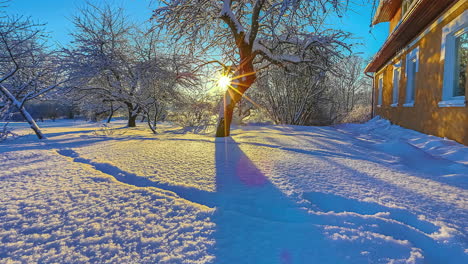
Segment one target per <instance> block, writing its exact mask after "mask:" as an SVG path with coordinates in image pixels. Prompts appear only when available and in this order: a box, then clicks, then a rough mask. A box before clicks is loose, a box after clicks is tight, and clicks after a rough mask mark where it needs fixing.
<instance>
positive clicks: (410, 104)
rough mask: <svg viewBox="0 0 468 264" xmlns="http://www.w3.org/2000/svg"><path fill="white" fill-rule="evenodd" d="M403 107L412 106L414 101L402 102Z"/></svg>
mask: <svg viewBox="0 0 468 264" xmlns="http://www.w3.org/2000/svg"><path fill="white" fill-rule="evenodd" d="M403 107H414V102H411V103H404V104H403Z"/></svg>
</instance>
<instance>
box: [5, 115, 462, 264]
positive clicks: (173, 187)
mask: <svg viewBox="0 0 468 264" xmlns="http://www.w3.org/2000/svg"><path fill="white" fill-rule="evenodd" d="M39 125H42V127H43V128H44V132H45V133H46V135H47V136H48V139H47V140H45V141H38V140H36V139H35V138H34V136H33V135H31V134H30V132H29V130H27V128H26V125H25V124H24V123H15V124H12V126H13V127H14V128H15V131H16V132H17V133H19V134H26V135H24V136H21V137H18V138H16V139H14V140H13V139H12V140H7V141H5V142H1V143H0V263H35V262H40V263H57V262H58V263H89V262H94V263H95V262H99V263H171V264H172V263H230V264H231V263H232V264H237V263H255V264H262V263H265V264H275V263H279V264H293V263H359V264H360V263H394V264H396V263H468V221H467V219H468V191H467V188H468V148H467V147H465V146H463V145H460V144H457V143H455V142H453V141H450V140H444V139H441V138H437V137H432V136H427V135H424V134H420V133H417V132H414V131H411V130H406V129H402V128H400V127H397V126H392V125H390V124H389V123H388V121H385V120H382V119H374V120H372V121H370V122H369V123H367V124H363V125H357V124H347V125H340V126H336V127H297V126H248V127H241V128H237V129H235V130H234V131H233V136H232V137H230V138H224V139H215V138H214V137H213V136H211V135H194V134H184V133H180V130H179V129H177V128H173V127H171V126H170V125H167V124H166V125H162V126H161V131H163V132H162V133H160V134H158V135H151V134H150V133H149V132H148V130H147V129H146V128H143V125H141V126H142V128H135V129H128V128H124V127H123V123H119V122H117V123H115V124H113V125H112V126H113V129H102V128H99V124H92V123H85V122H73V121H60V122H46V123H44V124H39Z"/></svg>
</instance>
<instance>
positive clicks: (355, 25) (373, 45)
mask: <svg viewBox="0 0 468 264" xmlns="http://www.w3.org/2000/svg"><path fill="white" fill-rule="evenodd" d="M90 2H92V3H94V2H96V3H97V2H101V1H99V0H90ZM108 2H110V3H112V4H115V5H117V6H120V7H123V8H124V9H125V10H126V13H127V14H128V15H129V17H130V18H132V19H134V20H135V21H136V22H140V23H143V22H145V21H146V20H148V19H149V18H150V16H151V10H152V9H151V5H150V3H151V1H150V0H110V1H108ZM355 2H356V1H355ZM84 4H85V0H12V1H11V2H10V3H9V7H7V9H6V10H7V13H9V14H15V15H24V16H29V17H31V18H32V19H33V20H34V21H37V22H40V23H46V24H47V25H46V29H47V31H48V32H50V35H51V38H52V41H53V42H56V43H60V44H62V45H66V44H68V42H69V41H70V39H71V38H70V36H69V32H71V31H72V29H73V25H72V23H71V21H70V19H71V17H72V16H73V14H74V13H75V12H76V11H77V8H79V7H82V6H84ZM152 6H153V7H154V3H153V5H152ZM371 9H372V6H371V4H370V3H369V4H367V5H365V4H362V5H354V6H352V7H351V10H349V11H348V12H347V13H346V14H345V15H344V16H343V18H341V19H339V18H333V19H332V21H330V23H332V24H333V26H334V27H336V28H341V29H342V30H345V31H348V32H351V33H352V34H353V36H354V37H353V40H351V41H352V42H358V43H362V45H358V46H356V47H355V49H354V52H359V53H361V56H363V57H364V58H365V59H368V58H370V57H372V56H373V55H374V54H375V53H376V52H377V51H378V50H379V48H380V47H381V45H382V43H383V42H384V41H385V39H386V37H387V34H388V24H387V23H384V24H379V25H377V26H376V27H374V28H373V29H372V33H369V30H370V28H369V24H370V16H371V15H370V13H371Z"/></svg>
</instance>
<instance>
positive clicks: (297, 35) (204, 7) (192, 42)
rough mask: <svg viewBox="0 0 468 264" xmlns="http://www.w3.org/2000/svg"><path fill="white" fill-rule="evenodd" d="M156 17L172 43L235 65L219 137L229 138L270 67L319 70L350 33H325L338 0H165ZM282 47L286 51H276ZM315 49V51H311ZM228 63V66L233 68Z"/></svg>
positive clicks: (338, 6) (339, 7) (338, 7)
mask: <svg viewBox="0 0 468 264" xmlns="http://www.w3.org/2000/svg"><path fill="white" fill-rule="evenodd" d="M157 2H158V3H159V7H158V8H157V9H156V10H155V11H154V15H153V19H154V21H155V22H156V23H157V26H159V27H161V29H162V30H163V31H165V32H167V33H168V34H172V36H173V39H174V40H175V41H178V42H185V44H186V45H187V46H188V47H189V48H190V49H192V50H210V49H211V50H213V49H214V50H216V49H219V50H221V51H222V53H223V55H224V58H225V59H226V60H230V61H229V63H234V64H236V65H237V66H236V67H235V68H236V70H235V73H234V77H233V80H232V83H231V84H232V87H231V88H230V89H228V90H227V91H226V94H225V99H224V101H225V103H224V104H223V105H222V107H221V109H220V112H219V119H218V128H217V132H216V136H218V137H224V136H229V134H230V125H231V121H232V115H233V111H234V107H235V105H236V104H237V102H239V101H240V100H241V98H242V96H243V94H244V93H245V91H247V90H248V89H249V88H250V87H251V86H252V84H254V83H255V80H256V79H257V71H259V70H260V69H261V68H263V67H267V66H268V65H270V64H274V65H278V66H284V65H287V64H300V63H308V64H309V65H315V66H316V67H317V68H319V69H320V67H321V65H322V63H317V62H318V61H320V60H321V59H322V58H329V57H333V56H337V55H338V52H337V49H339V48H340V47H346V45H345V44H344V43H343V39H344V38H345V37H347V34H346V33H344V32H342V31H339V30H323V29H322V27H321V26H322V25H323V18H324V16H325V14H326V13H327V12H329V10H332V11H335V12H338V13H339V12H340V10H342V9H343V8H345V5H346V2H347V1H338V0H294V1H291V0H275V1H266V0H200V1H192V0H164V1H162V0H161V1H157ZM278 47H282V48H281V49H278ZM310 50H313V51H314V52H308V51H310ZM229 63H225V64H229Z"/></svg>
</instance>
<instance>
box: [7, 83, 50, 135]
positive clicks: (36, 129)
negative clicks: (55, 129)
mask: <svg viewBox="0 0 468 264" xmlns="http://www.w3.org/2000/svg"><path fill="white" fill-rule="evenodd" d="M0 91H1V92H2V93H3V94H4V95H5V96H6V97H7V98H8V100H10V102H11V103H12V104H13V105H14V106H15V107H16V108H18V110H19V111H20V113H21V115H22V116H23V118H24V119H25V120H26V121H27V122H28V123H29V126H30V127H31V129H32V130H33V131H34V133H36V136H37V137H38V138H39V139H45V138H46V137H45V136H44V134H42V131H41V129H40V128H39V126H38V125H37V124H36V121H34V119H33V118H32V116H31V115H30V114H29V112H28V111H27V110H26V108H24V106H23V105H22V104H21V103H20V102H19V101H18V100H17V99H16V98H15V96H14V95H13V94H11V93H10V91H8V89H7V88H5V87H3V85H0Z"/></svg>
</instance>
